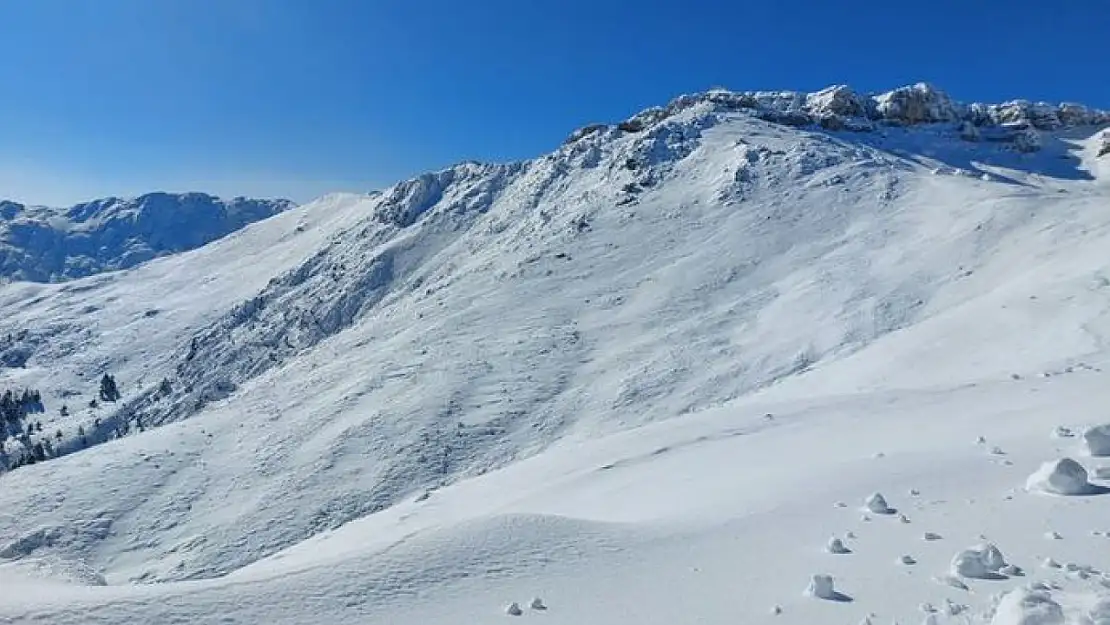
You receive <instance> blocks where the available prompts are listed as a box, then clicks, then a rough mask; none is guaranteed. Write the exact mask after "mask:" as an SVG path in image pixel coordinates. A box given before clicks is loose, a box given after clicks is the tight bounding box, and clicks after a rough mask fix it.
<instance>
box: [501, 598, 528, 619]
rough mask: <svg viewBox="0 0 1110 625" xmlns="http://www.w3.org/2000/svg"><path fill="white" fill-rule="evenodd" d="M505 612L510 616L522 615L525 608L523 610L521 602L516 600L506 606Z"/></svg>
mask: <svg viewBox="0 0 1110 625" xmlns="http://www.w3.org/2000/svg"><path fill="white" fill-rule="evenodd" d="M505 614H508V615H509V616H520V615H521V614H524V610H521V609H520V604H519V603H517V602H516V601H514V602H512V603H510V604H509V605H508V606H506V607H505Z"/></svg>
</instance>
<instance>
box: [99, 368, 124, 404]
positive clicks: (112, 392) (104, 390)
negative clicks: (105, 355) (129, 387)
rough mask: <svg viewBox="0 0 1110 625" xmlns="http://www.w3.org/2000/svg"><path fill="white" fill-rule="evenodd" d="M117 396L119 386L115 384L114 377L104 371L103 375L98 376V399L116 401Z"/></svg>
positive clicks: (118, 396) (118, 394) (118, 395)
mask: <svg viewBox="0 0 1110 625" xmlns="http://www.w3.org/2000/svg"><path fill="white" fill-rule="evenodd" d="M119 398H120V393H119V387H118V386H116V379H115V378H113V377H112V376H111V375H109V374H107V373H105V374H104V377H102V378H100V399H102V400H104V401H116V400H117V399H119Z"/></svg>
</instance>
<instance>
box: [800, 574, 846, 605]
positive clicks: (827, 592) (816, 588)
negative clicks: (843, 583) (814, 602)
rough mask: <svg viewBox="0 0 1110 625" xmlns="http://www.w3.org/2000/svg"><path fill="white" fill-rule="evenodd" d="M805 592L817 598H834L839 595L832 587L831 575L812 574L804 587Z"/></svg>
mask: <svg viewBox="0 0 1110 625" xmlns="http://www.w3.org/2000/svg"><path fill="white" fill-rule="evenodd" d="M806 594H807V595H809V596H811V597H817V598H818V599H836V598H838V597H839V596H840V595H839V594H838V593H837V592H836V589H835V588H834V587H833V578H832V575H819V574H818V575H814V576H813V577H812V578H811V579H810V580H809V586H808V587H806Z"/></svg>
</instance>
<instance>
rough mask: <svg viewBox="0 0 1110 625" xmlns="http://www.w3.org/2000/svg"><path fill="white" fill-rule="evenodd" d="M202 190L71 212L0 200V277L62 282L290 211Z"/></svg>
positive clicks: (109, 201)
mask: <svg viewBox="0 0 1110 625" xmlns="http://www.w3.org/2000/svg"><path fill="white" fill-rule="evenodd" d="M291 206H292V203H290V202H288V201H286V200H252V199H247V198H234V199H231V200H221V199H219V198H216V197H212V196H210V195H205V194H203V193H186V194H169V193H151V194H148V195H143V196H139V197H136V198H130V199H120V198H106V199H101V200H95V201H92V202H86V203H84V204H78V205H76V206H73V207H71V208H68V209H53V208H45V207H41V206H24V205H22V204H16V203H14V202H0V278H8V279H12V280H29V281H34V282H61V281H65V280H72V279H74V278H80V277H83V276H89V275H92V274H96V273H100V272H103V271H112V270H116V269H127V268H129V267H134V266H135V265H138V264H139V263H143V262H146V261H148V260H150V259H152V258H157V257H159V256H165V255H167V254H174V253H178V252H182V251H186V250H191V249H195V248H198V247H200V246H202V245H205V244H206V243H210V242H212V241H214V240H216V239H218V238H220V237H223V236H225V235H227V234H229V233H231V232H234V231H236V230H238V229H240V228H242V227H243V226H246V225H247V224H250V223H253V222H255V221H259V220H261V219H266V218H267V217H271V216H273V215H275V214H277V213H279V212H281V211H284V210H287V209H289V208H290V207H291Z"/></svg>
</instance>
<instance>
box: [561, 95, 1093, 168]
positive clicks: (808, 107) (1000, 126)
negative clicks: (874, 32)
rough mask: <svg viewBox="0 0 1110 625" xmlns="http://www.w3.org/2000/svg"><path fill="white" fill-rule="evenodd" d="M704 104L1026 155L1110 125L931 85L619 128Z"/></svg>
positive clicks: (1087, 115)
mask: <svg viewBox="0 0 1110 625" xmlns="http://www.w3.org/2000/svg"><path fill="white" fill-rule="evenodd" d="M698 105H703V106H708V107H710V108H712V109H715V110H719V111H748V112H750V113H751V114H752V115H755V116H756V117H759V118H760V119H764V120H766V121H769V122H773V123H776V124H784V125H788V126H796V127H805V126H813V127H819V128H823V129H825V130H830V131H852V132H868V131H872V130H875V128H877V127H878V126H916V125H922V124H948V125H951V127H952V133H953V134H954V135H955V136H958V137H959V138H961V139H963V140H965V141H980V140H986V141H993V142H998V143H1005V144H1010V145H1011V146H1012V147H1013V149H1014V150H1016V151H1019V152H1035V151H1037V150H1039V149H1041V144H1042V141H1041V136H1040V133H1041V132H1043V131H1052V130H1057V129H1060V128H1069V127H1082V126H1098V125H1102V124H1110V112H1107V111H1101V110H1098V109H1092V108H1089V107H1086V106H1083V105H1081V104H1074V103H1070V102H1065V103H1062V104H1048V103H1045V102H1030V101H1028V100H1012V101H1009V102H1003V103H1002V104H983V103H978V102H976V103H972V104H961V103H959V102H957V101H955V100H953V99H952V98H950V97H949V96H948V94H946V93H944V92H943V91H941V90H939V89H937V88H936V87H934V86H932V85H930V84H928V83H917V84H914V85H908V86H905V87H899V88H897V89H894V90H892V91H887V92H885V93H879V94H872V95H861V94H859V93H857V92H856V91H854V90H852V88H851V87H848V86H847V85H834V86H832V87H828V88H825V89H822V90H820V91H817V92H814V93H801V92H797V91H745V92H733V91H728V90H725V89H713V90H711V91H707V92H704V93H700V94H692V95H683V96H679V97H677V98H675V99H674V100H672V101H671V102H670V103H669V104H668V105H667V106H665V107H653V108H650V109H647V110H645V111H642V112H640V113H638V114H636V115H634V116H632V117H630V118H629V119H627V120H625V121H623V122H621V123H620V124H618V125H617V127H616V129H617V130H618V131H620V132H626V133H637V132H644V131H645V130H647V129H649V128H651V127H652V126H654V125H655V124H657V123H659V122H661V121H662V120H664V119H666V118H668V117H670V116H672V115H674V114H675V113H677V112H679V111H683V110H686V109H689V108H691V107H694V106H698ZM608 128H609V127H608V126H597V125H595V126H587V127H585V128H582V129H579V130H577V131H575V132H574V133H573V134H572V135H571V136H570V138H568V139H567V143H573V142H575V141H577V140H579V139H581V138H583V137H585V136H588V135H590V134H593V133H596V132H600V131H602V130H607V129H608ZM1104 153H1105V152H1104Z"/></svg>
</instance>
